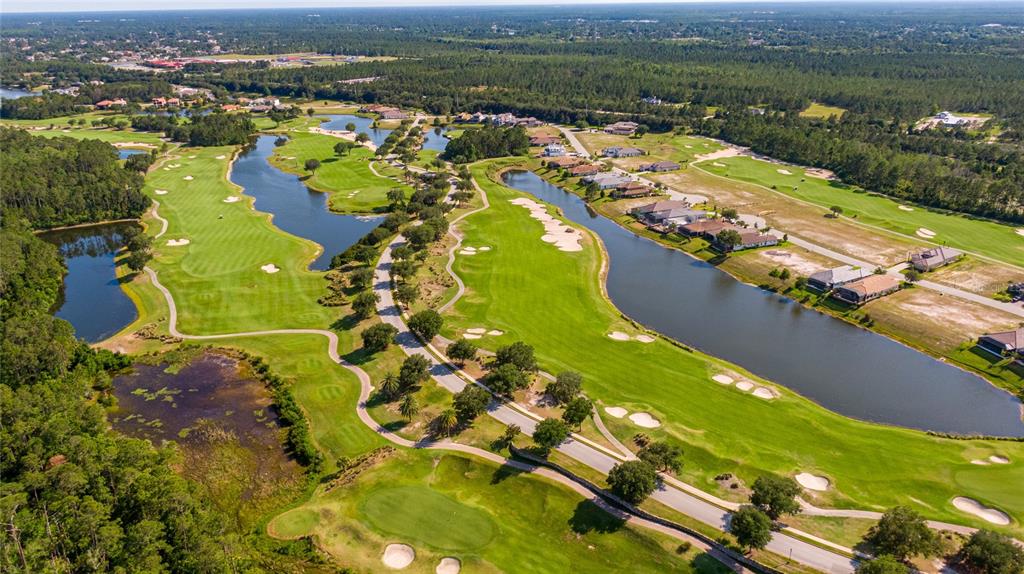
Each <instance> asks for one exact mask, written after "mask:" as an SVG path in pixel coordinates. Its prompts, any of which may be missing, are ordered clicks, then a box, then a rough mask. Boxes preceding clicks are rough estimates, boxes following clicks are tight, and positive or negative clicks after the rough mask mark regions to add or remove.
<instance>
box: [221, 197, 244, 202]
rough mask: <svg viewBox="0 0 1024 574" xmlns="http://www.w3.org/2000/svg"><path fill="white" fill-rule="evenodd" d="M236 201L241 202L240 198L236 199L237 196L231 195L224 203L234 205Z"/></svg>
mask: <svg viewBox="0 0 1024 574" xmlns="http://www.w3.org/2000/svg"><path fill="white" fill-rule="evenodd" d="M236 201H242V198H241V197H238V196H237V195H232V196H231V197H225V198H224V203H235V202H236Z"/></svg>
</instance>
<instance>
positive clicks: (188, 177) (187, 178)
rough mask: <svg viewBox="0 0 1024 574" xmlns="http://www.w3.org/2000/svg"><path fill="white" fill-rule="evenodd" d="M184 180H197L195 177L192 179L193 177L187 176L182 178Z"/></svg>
mask: <svg viewBox="0 0 1024 574" xmlns="http://www.w3.org/2000/svg"><path fill="white" fill-rule="evenodd" d="M182 179H184V180H185V181H192V180H193V179H195V178H194V177H192V176H191V175H186V176H185V177H184V178H182Z"/></svg>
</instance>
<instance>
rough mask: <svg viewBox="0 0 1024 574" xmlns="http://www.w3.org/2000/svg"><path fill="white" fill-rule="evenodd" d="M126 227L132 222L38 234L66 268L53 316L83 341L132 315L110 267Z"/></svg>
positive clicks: (100, 337)
mask: <svg viewBox="0 0 1024 574" xmlns="http://www.w3.org/2000/svg"><path fill="white" fill-rule="evenodd" d="M129 225H134V224H131V223H127V224H110V225H96V226H91V227H79V228H74V229H64V230H59V231H49V232H46V233H43V234H42V235H41V236H40V237H42V238H43V239H44V240H46V241H49V242H50V243H53V244H54V245H56V246H57V247H58V249H60V253H61V255H62V256H63V257H64V262H65V264H66V265H67V268H68V272H67V275H65V276H64V286H63V288H62V290H61V298H60V300H59V301H58V303H57V309H56V315H57V316H58V317H60V318H61V319H64V320H66V321H68V322H69V323H71V325H72V326H74V328H75V335H76V336H77V337H78V338H79V339H85V341H86V342H89V343H97V342H99V341H102V340H104V339H106V338H108V337H110V336H112V335H114V334H115V333H117V332H118V331H120V330H121V329H123V328H124V327H125V326H127V325H128V324H129V323H131V322H132V321H134V320H135V318H136V317H138V311H137V310H136V309H135V304H134V303H133V302H132V300H131V299H129V298H128V296H127V295H126V294H125V292H124V291H123V290H122V289H121V284H120V282H119V281H118V279H117V276H116V269H115V266H114V258H115V256H116V254H117V251H118V250H120V249H121V247H122V246H123V240H122V235H123V233H124V231H125V229H126V228H127V227H128V226H129Z"/></svg>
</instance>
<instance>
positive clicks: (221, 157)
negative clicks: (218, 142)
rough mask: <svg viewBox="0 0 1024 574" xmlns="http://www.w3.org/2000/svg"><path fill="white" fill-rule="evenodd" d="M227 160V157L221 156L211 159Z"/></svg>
mask: <svg viewBox="0 0 1024 574" xmlns="http://www.w3.org/2000/svg"><path fill="white" fill-rule="evenodd" d="M227 158H228V156H226V155H223V154H221V155H219V156H217V157H215V158H213V159H227Z"/></svg>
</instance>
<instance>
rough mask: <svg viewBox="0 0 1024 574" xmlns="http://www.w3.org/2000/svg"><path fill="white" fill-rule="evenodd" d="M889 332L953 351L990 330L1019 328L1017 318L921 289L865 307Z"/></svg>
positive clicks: (874, 302) (898, 293)
mask: <svg viewBox="0 0 1024 574" xmlns="http://www.w3.org/2000/svg"><path fill="white" fill-rule="evenodd" d="M862 309H863V310H864V311H865V312H866V313H869V314H870V315H871V316H872V317H874V318H875V319H876V320H877V321H878V322H879V323H882V322H884V323H885V325H886V330H889V331H892V332H893V334H895V335H898V336H900V337H902V338H906V339H909V340H912V341H927V342H929V344H932V345H934V346H936V347H937V348H939V349H946V350H952V349H954V348H956V347H957V346H958V345H960V344H961V343H964V342H965V341H968V340H972V339H975V338H977V336H978V335H980V334H982V333H985V332H989V331H1003V330H1008V329H1012V328H1013V327H1015V326H1016V325H1017V322H1018V320H1019V318H1018V317H1016V316H1014V315H1010V314H1008V313H1003V312H1001V311H998V310H995V309H992V308H990V307H986V306H984V305H980V304H977V303H972V302H970V301H964V300H962V299H958V298H956V297H952V296H949V295H942V294H940V293H937V292H935V291H931V290H929V289H922V288H914V289H904V290H903V291H899V292H897V293H894V294H892V295H889V296H888V297H883V298H881V299H878V300H876V301H872V302H870V303H868V304H867V305H865V306H864V307H863V308H862Z"/></svg>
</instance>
